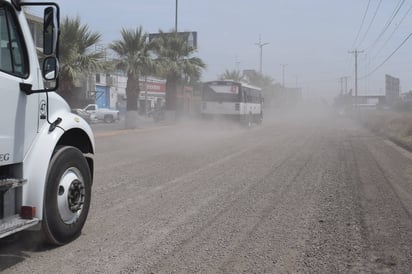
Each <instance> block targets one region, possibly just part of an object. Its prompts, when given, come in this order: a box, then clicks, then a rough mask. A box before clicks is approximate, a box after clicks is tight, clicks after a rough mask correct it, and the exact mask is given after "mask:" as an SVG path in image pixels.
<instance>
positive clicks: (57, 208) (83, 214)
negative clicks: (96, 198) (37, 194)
mask: <svg viewBox="0 0 412 274" xmlns="http://www.w3.org/2000/svg"><path fill="white" fill-rule="evenodd" d="M91 182H92V180H91V175H90V170H89V166H88V164H87V161H86V159H85V157H84V156H83V154H82V152H81V151H80V150H78V149H77V148H75V147H70V146H65V147H60V148H58V149H57V150H56V151H55V153H54V155H53V157H52V160H51V162H50V166H49V170H48V175H47V181H46V189H45V198H44V207H43V223H42V228H43V232H44V234H45V236H46V240H47V241H48V242H49V243H52V244H55V245H62V244H65V243H67V242H70V241H72V240H74V239H75V238H77V237H78V236H79V235H80V233H81V230H82V228H83V225H84V223H85V221H86V218H87V214H88V212H89V206H90V199H91Z"/></svg>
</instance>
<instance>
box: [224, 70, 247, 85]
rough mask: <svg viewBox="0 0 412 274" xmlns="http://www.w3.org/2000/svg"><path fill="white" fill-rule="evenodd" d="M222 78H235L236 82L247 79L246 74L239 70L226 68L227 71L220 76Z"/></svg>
mask: <svg viewBox="0 0 412 274" xmlns="http://www.w3.org/2000/svg"><path fill="white" fill-rule="evenodd" d="M219 79H220V80H233V81H236V82H242V81H244V80H245V77H244V75H243V74H242V72H240V71H239V70H228V69H227V70H225V72H224V73H223V74H222V75H220V76H219Z"/></svg>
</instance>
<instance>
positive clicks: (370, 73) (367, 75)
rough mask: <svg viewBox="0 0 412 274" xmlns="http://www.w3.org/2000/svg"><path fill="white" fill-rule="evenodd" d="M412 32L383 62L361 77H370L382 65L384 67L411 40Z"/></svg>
mask: <svg viewBox="0 0 412 274" xmlns="http://www.w3.org/2000/svg"><path fill="white" fill-rule="evenodd" d="M411 36H412V33H410V34H409V35H408V36H407V37H406V38H405V39H404V40H403V41H402V43H401V44H400V45H399V46H398V47H397V48H396V49H395V50H394V51H393V52H392V53H391V54H390V55H389V56H388V57H386V59H385V60H383V62H382V63H380V64H379V65H378V66H376V67H375V68H374V69H373V70H372V71H371V72H369V73H368V74H366V75H365V76H362V77H361V78H360V79H365V78H367V77H369V76H370V75H372V74H373V73H375V71H377V70H378V69H379V68H380V67H382V66H383V65H384V64H385V63H386V62H387V61H388V60H389V59H390V58H392V56H393V55H394V54H395V53H396V52H397V51H398V50H399V49H400V48H401V47H402V46H403V45H404V44H405V43H406V41H408V40H409V38H411Z"/></svg>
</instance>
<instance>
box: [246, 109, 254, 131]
mask: <svg viewBox="0 0 412 274" xmlns="http://www.w3.org/2000/svg"><path fill="white" fill-rule="evenodd" d="M252 125H253V117H252V114H251V113H249V115H248V116H247V120H246V126H247V128H251V127H252Z"/></svg>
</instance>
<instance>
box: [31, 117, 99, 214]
mask: <svg viewBox="0 0 412 274" xmlns="http://www.w3.org/2000/svg"><path fill="white" fill-rule="evenodd" d="M59 114H61V115H59ZM53 116H54V117H50V118H49V121H51V122H52V121H55V119H57V117H64V118H63V119H62V121H61V123H60V124H59V125H58V126H57V127H56V128H55V129H54V130H53V131H51V132H49V127H50V125H49V124H48V123H46V124H45V125H44V126H43V127H42V128H41V130H40V132H39V133H38V135H37V137H36V138H35V140H34V141H33V143H32V145H31V147H30V149H29V151H28V153H27V154H26V156H25V158H24V160H23V178H30V181H29V182H27V183H26V184H25V185H24V186H23V205H28V206H33V207H35V208H36V214H35V217H36V218H39V220H42V218H43V206H44V205H43V201H44V191H45V184H46V178H47V172H48V169H49V163H50V160H51V157H52V155H53V152H54V150H55V148H56V147H57V146H59V145H71V146H75V147H78V148H79V149H80V150H81V151H82V152H83V153H84V154H88V155H89V156H87V157H86V158H88V159H87V161H88V163H89V166H90V168H91V171H93V159H92V158H91V155H92V154H94V151H95V144H94V138H93V133H92V130H91V128H90V126H89V125H88V124H87V123H86V121H84V120H83V119H82V118H80V117H79V116H77V115H74V114H72V113H68V112H62V113H59V112H56V113H55V115H53ZM79 136H80V137H81V138H80V139H79V138H76V137H79ZM85 139H86V140H85ZM87 139H88V140H87ZM91 174H93V173H91Z"/></svg>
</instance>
